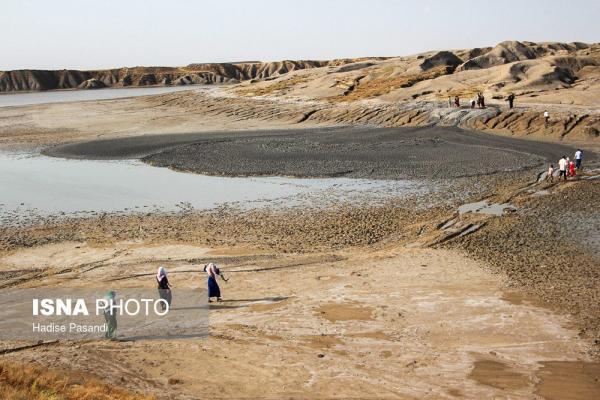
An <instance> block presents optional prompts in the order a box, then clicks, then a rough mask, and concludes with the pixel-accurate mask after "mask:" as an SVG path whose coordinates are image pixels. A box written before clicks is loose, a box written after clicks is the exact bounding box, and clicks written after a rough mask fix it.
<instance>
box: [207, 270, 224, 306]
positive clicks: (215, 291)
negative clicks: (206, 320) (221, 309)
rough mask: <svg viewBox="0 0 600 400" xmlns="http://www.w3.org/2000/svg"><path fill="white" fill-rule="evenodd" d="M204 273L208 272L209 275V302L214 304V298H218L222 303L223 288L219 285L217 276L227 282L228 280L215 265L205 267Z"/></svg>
mask: <svg viewBox="0 0 600 400" xmlns="http://www.w3.org/2000/svg"><path fill="white" fill-rule="evenodd" d="M204 272H206V274H207V275H208V302H209V303H211V302H212V300H211V298H212V297H216V298H217V301H221V288H220V287H219V284H218V283H217V275H220V276H221V279H223V280H224V281H225V282H227V279H225V276H224V275H223V273H222V272H221V271H220V270H219V268H218V267H217V266H216V265H215V264H213V263H209V264H207V265H205V266H204Z"/></svg>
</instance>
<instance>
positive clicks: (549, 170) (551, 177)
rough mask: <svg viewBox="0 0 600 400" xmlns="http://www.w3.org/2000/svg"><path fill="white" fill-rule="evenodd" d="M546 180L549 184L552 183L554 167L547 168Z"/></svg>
mask: <svg viewBox="0 0 600 400" xmlns="http://www.w3.org/2000/svg"><path fill="white" fill-rule="evenodd" d="M546 180H547V181H550V182H554V165H552V164H550V166H549V167H548V175H546Z"/></svg>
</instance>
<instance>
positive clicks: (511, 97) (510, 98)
mask: <svg viewBox="0 0 600 400" xmlns="http://www.w3.org/2000/svg"><path fill="white" fill-rule="evenodd" d="M506 100H508V108H510V109H511V110H512V108H513V105H514V102H515V94H514V93H511V94H509V95H508V97H507V98H506Z"/></svg>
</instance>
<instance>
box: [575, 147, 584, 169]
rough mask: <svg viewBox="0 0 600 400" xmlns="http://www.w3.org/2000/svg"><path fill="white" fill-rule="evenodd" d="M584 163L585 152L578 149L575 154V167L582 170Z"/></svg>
mask: <svg viewBox="0 0 600 400" xmlns="http://www.w3.org/2000/svg"><path fill="white" fill-rule="evenodd" d="M582 162H583V151H581V149H577V151H576V152H575V167H576V168H577V169H580V168H581V163H582Z"/></svg>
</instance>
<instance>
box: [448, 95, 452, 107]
mask: <svg viewBox="0 0 600 400" xmlns="http://www.w3.org/2000/svg"><path fill="white" fill-rule="evenodd" d="M448 107H450V108H452V97H450V96H448Z"/></svg>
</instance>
